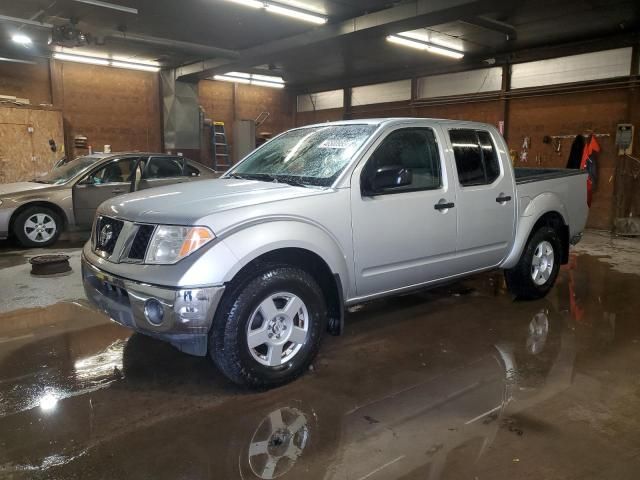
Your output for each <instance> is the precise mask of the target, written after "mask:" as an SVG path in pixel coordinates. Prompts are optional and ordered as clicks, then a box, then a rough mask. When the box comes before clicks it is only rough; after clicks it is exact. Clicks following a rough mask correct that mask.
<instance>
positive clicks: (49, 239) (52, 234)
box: [13, 205, 64, 248]
mask: <svg viewBox="0 0 640 480" xmlns="http://www.w3.org/2000/svg"><path fill="white" fill-rule="evenodd" d="M37 216H44V218H46V219H50V220H51V222H48V223H47V224H45V225H44V226H45V227H47V226H48V227H49V228H46V230H44V232H43V233H44V234H45V235H40V236H39V238H42V240H41V241H40V240H37V239H31V238H29V237H28V236H27V232H26V231H25V224H27V222H28V221H29V220H30V219H33V218H34V217H37ZM51 226H53V227H54V230H53V231H51ZM63 227H64V225H63V222H62V218H61V217H60V215H59V214H58V213H57V212H55V211H54V210H52V209H51V208H48V207H42V206H39V205H34V206H33V207H28V208H26V209H25V210H23V211H22V212H20V213H19V214H18V216H17V217H16V219H15V221H14V222H13V234H14V235H15V237H16V239H17V240H18V242H19V243H20V245H22V246H23V247H26V248H35V247H48V246H49V245H53V244H54V243H56V242H57V241H58V238H60V234H61V233H62V229H63ZM27 228H28V225H27Z"/></svg>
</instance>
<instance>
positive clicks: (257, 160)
mask: <svg viewBox="0 0 640 480" xmlns="http://www.w3.org/2000/svg"><path fill="white" fill-rule="evenodd" d="M375 129H376V126H375V125H326V126H320V127H309V128H300V129H297V130H292V131H290V132H287V133H285V134H283V135H280V136H279V137H277V138H275V139H274V140H272V141H270V142H269V143H267V144H266V145H264V146H263V147H262V148H260V149H258V150H256V151H255V152H254V153H252V154H251V155H250V156H249V157H247V159H246V160H244V161H243V162H242V163H240V164H239V165H238V166H237V167H235V168H234V169H233V170H231V172H229V173H228V174H227V175H226V176H227V177H232V178H246V179H250V180H264V181H271V182H283V183H290V184H293V185H300V186H306V185H318V186H323V187H328V186H330V185H331V184H332V183H333V182H334V181H335V179H336V178H337V177H338V175H340V173H341V172H342V171H343V170H344V168H345V167H346V166H347V165H348V164H349V161H350V160H351V159H352V158H353V155H354V153H355V152H356V151H357V150H358V149H359V148H360V147H361V146H362V145H363V144H364V142H365V141H366V140H367V138H369V136H370V135H371V134H372V133H373V132H374V131H375Z"/></svg>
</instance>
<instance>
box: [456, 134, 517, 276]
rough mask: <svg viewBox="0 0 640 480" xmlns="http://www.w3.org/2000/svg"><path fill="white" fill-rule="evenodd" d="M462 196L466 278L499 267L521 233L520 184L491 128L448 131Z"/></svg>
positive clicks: (461, 266) (460, 257)
mask: <svg viewBox="0 0 640 480" xmlns="http://www.w3.org/2000/svg"><path fill="white" fill-rule="evenodd" d="M448 134H449V140H450V142H451V148H452V150H453V154H454V158H455V166H456V173H457V180H458V181H457V182H456V184H457V190H458V192H457V197H458V247H457V259H456V260H457V264H458V270H459V272H460V273H464V272H471V271H475V270H480V269H484V268H489V267H494V266H497V265H498V264H499V263H500V262H501V261H502V260H503V259H504V258H505V257H506V255H507V253H508V250H509V246H510V245H511V241H512V238H513V235H514V228H515V215H516V211H515V208H516V205H515V203H516V202H515V191H514V189H515V185H514V180H513V175H512V173H511V169H509V168H508V167H506V162H508V161H509V160H508V153H507V152H506V151H504V150H501V149H499V148H498V146H499V145H502V143H499V142H497V141H496V139H497V137H494V135H497V133H496V132H491V131H489V130H488V129H472V128H461V129H459V128H452V129H449V130H448Z"/></svg>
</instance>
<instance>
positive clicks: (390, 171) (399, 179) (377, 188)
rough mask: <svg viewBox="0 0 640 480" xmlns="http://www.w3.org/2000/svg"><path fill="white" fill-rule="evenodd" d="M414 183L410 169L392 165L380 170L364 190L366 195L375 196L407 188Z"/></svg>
mask: <svg viewBox="0 0 640 480" xmlns="http://www.w3.org/2000/svg"><path fill="white" fill-rule="evenodd" d="M412 182H413V173H412V172H411V170H409V169H408V168H404V167H401V166H399V165H391V166H388V167H381V168H379V169H378V170H377V171H376V173H375V175H374V176H373V179H371V180H370V181H368V182H366V183H367V184H368V185H366V187H365V188H364V189H363V190H364V191H363V193H364V194H365V195H375V194H377V193H380V192H382V191H383V190H388V189H393V188H399V187H406V186H407V185H411V183H412Z"/></svg>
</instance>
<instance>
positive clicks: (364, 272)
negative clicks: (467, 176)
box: [351, 126, 457, 297]
mask: <svg viewBox="0 0 640 480" xmlns="http://www.w3.org/2000/svg"><path fill="white" fill-rule="evenodd" d="M374 148H375V149H374V150H373V153H372V154H371V156H370V157H369V158H368V159H367V160H366V163H361V165H359V167H358V168H356V170H355V171H354V175H353V176H352V188H351V208H352V231H353V251H354V264H355V265H354V266H355V271H356V290H357V295H358V297H366V296H372V295H375V294H378V293H383V292H386V291H391V290H396V289H401V288H404V287H409V286H412V285H419V284H423V283H426V282H429V281H434V280H437V279H440V278H443V277H446V276H448V275H449V274H450V268H449V266H448V264H447V259H449V258H451V257H452V256H454V254H455V247H456V210H457V208H455V202H456V198H455V187H454V188H451V187H450V184H449V181H448V179H449V178H450V175H451V172H450V167H449V165H448V163H450V162H445V161H444V158H445V157H444V151H443V149H442V143H441V142H439V141H438V138H437V135H436V131H435V130H434V129H433V128H430V127H423V126H415V127H414V126H407V127H400V128H397V129H395V130H393V131H392V132H390V133H388V134H387V135H386V137H384V138H383V139H381V140H378V142H377V145H375V146H374ZM395 167H401V168H402V169H405V170H407V171H409V172H411V177H412V178H411V180H410V183H409V184H407V185H405V186H402V187H395V188H394V187H392V188H385V189H382V190H375V191H369V187H367V184H370V183H371V178H372V177H373V176H375V175H376V172H380V171H384V170H385V169H389V168H395Z"/></svg>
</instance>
